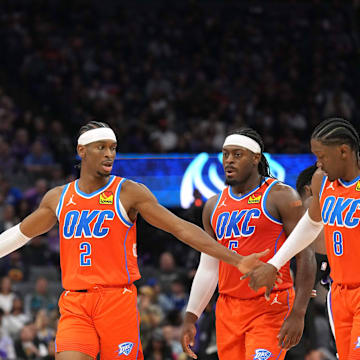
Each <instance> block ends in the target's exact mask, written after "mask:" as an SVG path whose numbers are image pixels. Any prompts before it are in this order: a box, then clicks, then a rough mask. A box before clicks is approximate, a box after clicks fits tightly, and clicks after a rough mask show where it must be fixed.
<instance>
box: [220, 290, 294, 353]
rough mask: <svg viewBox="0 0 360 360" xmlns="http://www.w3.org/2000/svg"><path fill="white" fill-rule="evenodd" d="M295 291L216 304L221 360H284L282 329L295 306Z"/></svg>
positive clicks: (227, 298)
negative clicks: (266, 297) (280, 338)
mask: <svg viewBox="0 0 360 360" xmlns="http://www.w3.org/2000/svg"><path fill="white" fill-rule="evenodd" d="M294 297H295V295H294V290H293V288H290V289H287V290H282V291H277V292H273V293H271V296H270V300H269V301H267V300H266V299H265V297H264V296H260V297H258V298H255V299H249V300H242V299H238V298H234V297H230V296H226V295H221V294H220V296H219V299H218V301H217V304H216V342H217V347H218V354H219V358H220V360H229V359H236V360H267V359H271V360H282V359H284V357H285V353H286V351H285V350H283V349H282V348H280V347H279V346H278V341H279V340H278V338H277V336H278V334H279V331H280V328H281V326H282V324H283V322H284V320H285V319H286V317H287V316H288V314H289V313H290V310H291V307H292V304H293V302H294Z"/></svg>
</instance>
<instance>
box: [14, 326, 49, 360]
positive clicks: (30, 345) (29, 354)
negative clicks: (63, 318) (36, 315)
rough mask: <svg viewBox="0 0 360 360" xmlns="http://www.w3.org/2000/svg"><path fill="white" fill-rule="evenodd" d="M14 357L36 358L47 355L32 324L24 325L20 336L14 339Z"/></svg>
mask: <svg viewBox="0 0 360 360" xmlns="http://www.w3.org/2000/svg"><path fill="white" fill-rule="evenodd" d="M15 351H16V358H17V359H22V360H27V359H38V358H41V357H42V356H46V355H47V347H46V346H45V345H44V344H43V343H41V342H40V341H39V339H38V338H37V337H36V331H35V328H34V326H33V325H32V324H30V325H26V326H24V327H23V328H22V329H21V331H20V338H19V339H18V340H16V341H15Z"/></svg>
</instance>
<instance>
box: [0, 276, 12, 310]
mask: <svg viewBox="0 0 360 360" xmlns="http://www.w3.org/2000/svg"><path fill="white" fill-rule="evenodd" d="M15 297H16V295H15V293H14V292H13V291H12V286H11V280H10V278H9V277H8V276H4V277H3V278H2V279H1V284H0V308H1V309H2V310H3V311H4V313H5V314H9V313H10V311H11V308H12V306H13V301H14V299H15Z"/></svg>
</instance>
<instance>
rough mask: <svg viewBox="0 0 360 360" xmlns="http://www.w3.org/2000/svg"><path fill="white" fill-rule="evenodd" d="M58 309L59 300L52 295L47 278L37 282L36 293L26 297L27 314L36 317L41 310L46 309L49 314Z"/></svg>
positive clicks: (40, 278) (39, 279)
mask: <svg viewBox="0 0 360 360" xmlns="http://www.w3.org/2000/svg"><path fill="white" fill-rule="evenodd" d="M56 307H57V298H56V297H55V296H54V295H53V294H51V293H50V291H49V288H48V281H47V279H46V278H45V277H39V278H38V279H37V280H36V284H35V292H33V293H32V294H28V295H26V296H25V312H26V314H31V315H32V316H34V317H35V315H36V313H37V312H38V311H39V310H40V309H45V310H46V311H47V312H48V313H50V312H52V311H53V310H55V309H56Z"/></svg>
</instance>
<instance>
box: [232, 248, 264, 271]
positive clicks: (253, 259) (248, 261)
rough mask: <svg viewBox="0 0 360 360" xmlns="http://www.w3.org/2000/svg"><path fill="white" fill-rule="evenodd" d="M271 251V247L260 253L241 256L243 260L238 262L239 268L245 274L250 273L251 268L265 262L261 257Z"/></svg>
mask: <svg viewBox="0 0 360 360" xmlns="http://www.w3.org/2000/svg"><path fill="white" fill-rule="evenodd" d="M269 251H270V250H269V249H266V250H264V251H262V252H260V253H253V254H251V255H248V256H243V257H242V258H241V261H240V263H239V264H238V266H237V268H238V269H239V271H240V272H242V273H243V274H246V273H248V272H249V271H251V270H253V269H255V268H257V267H259V266H260V265H261V264H263V262H262V261H260V260H259V259H261V258H262V257H264V256H265V255H267V254H268V253H269Z"/></svg>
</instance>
